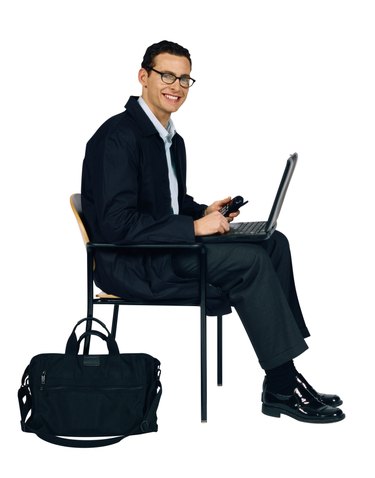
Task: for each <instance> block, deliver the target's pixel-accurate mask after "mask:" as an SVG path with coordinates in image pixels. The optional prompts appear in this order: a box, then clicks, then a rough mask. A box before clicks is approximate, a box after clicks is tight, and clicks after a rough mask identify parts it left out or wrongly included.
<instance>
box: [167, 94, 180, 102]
mask: <svg viewBox="0 0 375 478" xmlns="http://www.w3.org/2000/svg"><path fill="white" fill-rule="evenodd" d="M164 96H165V97H166V98H168V99H169V100H173V101H177V100H178V96H172V95H164Z"/></svg>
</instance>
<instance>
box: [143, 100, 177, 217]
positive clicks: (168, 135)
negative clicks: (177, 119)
mask: <svg viewBox="0 0 375 478" xmlns="http://www.w3.org/2000/svg"><path fill="white" fill-rule="evenodd" d="M138 103H139V105H140V107H141V108H142V109H143V111H144V112H145V113H146V115H147V116H148V117H149V119H150V121H151V122H152V124H153V125H154V126H155V128H156V130H157V132H158V133H159V135H160V137H161V139H162V140H163V141H164V147H165V155H166V157H167V164H168V176H169V189H170V191H171V207H172V210H173V213H174V214H178V212H179V207H178V182H177V177H176V172H175V170H174V168H173V166H172V159H171V151H170V148H171V144H172V138H173V136H174V135H175V133H176V129H175V127H174V124H173V122H172V120H171V119H170V120H169V121H168V124H167V128H164V126H163V125H162V124H161V123H160V121H159V120H158V119H157V118H156V116H155V115H154V113H153V112H152V111H151V110H150V108H149V107H148V105H147V103H146V102H145V100H144V99H143V98H142V96H140V97H139V98H138Z"/></svg>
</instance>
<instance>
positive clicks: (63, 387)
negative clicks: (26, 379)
mask: <svg viewBox="0 0 375 478" xmlns="http://www.w3.org/2000/svg"><path fill="white" fill-rule="evenodd" d="M46 376H47V372H46V371H45V370H43V372H42V374H41V377H40V390H69V389H75V390H108V391H110V390H142V389H143V386H142V385H137V386H134V387H94V386H84V385H82V386H80V385H56V386H54V387H48V386H47V387H46Z"/></svg>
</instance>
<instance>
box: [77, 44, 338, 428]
mask: <svg viewBox="0 0 375 478" xmlns="http://www.w3.org/2000/svg"><path fill="white" fill-rule="evenodd" d="M190 73H191V58H190V54H189V52H188V50H186V49H185V48H183V47H181V46H180V45H178V44H176V43H172V42H168V41H162V42H160V43H156V44H154V45H151V46H150V47H149V48H148V49H147V50H146V53H145V56H144V58H143V62H142V65H141V69H140V71H139V74H138V79H139V82H140V84H141V85H142V96H141V97H139V98H137V97H130V99H129V101H128V103H127V104H126V111H125V112H123V113H120V114H119V115H117V116H114V117H112V118H110V119H109V120H107V121H106V122H105V123H104V124H103V125H102V126H101V127H100V128H99V129H98V131H97V132H96V133H95V134H94V136H93V137H92V138H91V139H90V141H89V142H88V144H87V149H86V156H85V160H84V164H83V174H82V207H83V211H84V215H85V217H86V219H87V222H88V224H87V225H88V229H89V233H90V236H91V237H92V239H93V240H94V241H96V242H115V243H119V244H121V243H131V242H140V243H157V242H163V243H169V242H170V243H175V242H194V241H195V238H196V237H197V236H201V235H210V234H225V233H226V232H227V231H228V230H229V222H230V221H232V220H233V219H234V218H235V217H237V216H238V214H239V212H238V211H237V212H235V213H232V214H231V215H230V217H229V218H225V217H224V216H223V215H222V214H221V213H220V212H219V210H220V208H221V207H222V206H223V205H225V204H226V203H227V202H228V201H229V200H230V198H229V197H227V198H225V199H222V200H218V201H215V202H213V203H212V204H211V205H210V206H206V205H204V204H198V203H196V202H195V201H194V199H193V198H192V197H191V196H189V195H188V194H187V191H186V156H185V147H184V142H183V139H182V138H181V136H179V134H178V133H177V132H176V130H175V128H174V125H173V122H172V120H171V114H172V113H174V112H175V111H177V110H178V109H179V108H180V107H181V105H182V104H183V103H184V102H185V100H186V98H187V96H188V92H189V87H191V86H192V85H193V83H194V82H195V80H193V79H192V78H191V76H190ZM209 140H210V138H207V141H209ZM197 271H198V264H197V258H196V257H195V256H190V255H187V254H184V255H181V254H176V255H173V256H172V255H165V254H153V255H151V256H148V257H145V256H144V255H139V254H134V255H132V256H131V257H129V256H124V255H121V254H108V253H106V254H101V255H100V256H98V257H97V262H96V276H95V280H96V283H97V285H98V286H99V287H101V288H102V289H103V290H107V291H110V292H111V293H114V294H117V295H119V296H121V295H126V296H135V297H144V298H150V297H156V298H159V299H162V298H171V297H186V296H192V295H193V294H196V293H197V281H196V277H197ZM207 282H208V295H209V298H210V300H211V302H210V307H211V308H212V309H211V311H212V313H228V312H229V311H230V306H234V307H235V309H236V311H237V313H238V315H239V317H240V319H241V321H242V323H243V325H244V327H245V330H246V332H247V334H248V336H249V338H250V340H251V342H252V345H253V347H254V350H255V352H256V354H257V356H258V359H259V362H260V365H261V366H262V368H263V369H264V370H265V371H266V377H265V380H264V384H263V393H262V402H263V404H262V411H263V413H265V414H267V415H270V416H280V414H286V415H289V416H291V417H293V418H295V419H297V420H301V421H306V422H316V423H331V422H336V421H340V420H342V419H343V418H344V417H345V415H344V414H343V412H342V411H341V410H340V409H339V408H337V406H338V405H340V404H341V403H342V401H341V399H340V398H339V397H338V396H337V395H325V394H320V393H318V392H316V391H315V390H314V389H313V388H312V387H311V385H309V384H308V382H307V381H306V380H305V379H304V378H303V376H302V375H301V374H299V373H298V372H297V370H296V369H295V367H294V363H293V359H294V358H295V357H296V356H298V355H299V354H301V353H302V352H304V351H305V350H306V349H307V345H306V343H305V341H304V338H306V337H308V336H309V332H308V330H307V327H306V325H305V322H304V319H303V316H302V312H301V309H300V306H299V303H298V298H297V294H296V290H295V286H294V279H293V270H292V263H291V257H290V250H289V244H288V241H287V239H286V237H285V236H283V235H282V234H281V233H279V232H277V231H276V232H275V233H274V234H273V235H272V236H271V238H270V239H268V240H267V241H263V242H262V243H257V244H250V243H249V244H227V243H226V244H217V245H216V244H207ZM209 313H210V311H209Z"/></svg>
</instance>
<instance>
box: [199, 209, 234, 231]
mask: <svg viewBox="0 0 375 478" xmlns="http://www.w3.org/2000/svg"><path fill="white" fill-rule="evenodd" d="M227 219H228V218H226V217H224V216H223V215H222V214H220V212H219V211H214V212H211V213H209V214H206V215H205V216H204V217H202V218H201V219H198V220H197V221H194V234H195V235H196V236H208V235H210V234H217V233H219V234H224V233H225V232H228V231H229V223H228V221H227Z"/></svg>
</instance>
